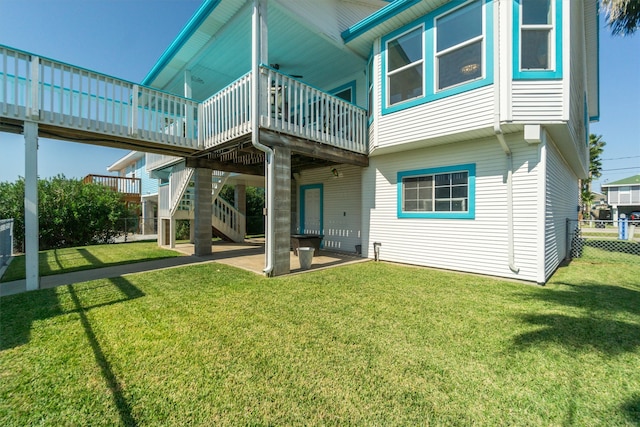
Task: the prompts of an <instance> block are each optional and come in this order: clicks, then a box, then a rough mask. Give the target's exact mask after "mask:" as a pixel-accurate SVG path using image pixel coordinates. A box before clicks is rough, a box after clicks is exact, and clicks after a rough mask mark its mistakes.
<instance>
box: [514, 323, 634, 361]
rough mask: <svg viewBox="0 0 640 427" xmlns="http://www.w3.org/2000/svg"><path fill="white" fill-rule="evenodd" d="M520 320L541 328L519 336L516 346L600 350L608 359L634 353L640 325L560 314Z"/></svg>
mask: <svg viewBox="0 0 640 427" xmlns="http://www.w3.org/2000/svg"><path fill="white" fill-rule="evenodd" d="M523 320H525V321H526V322H527V323H530V324H532V325H536V326H541V327H542V328H540V329H538V330H535V331H532V332H527V333H524V334H520V335H518V336H517V337H516V338H515V339H514V343H515V344H516V346H518V347H532V346H536V345H538V344H541V343H553V344H557V345H560V346H563V347H566V348H569V349H572V350H578V351H585V350H586V351H592V350H596V351H600V352H602V353H604V354H607V355H609V356H615V355H618V354H621V353H625V352H633V351H637V350H638V348H639V347H640V326H637V325H634V324H632V323H627V322H622V321H618V320H610V319H603V318H598V317H573V316H567V315H563V314H546V315H543V314H532V315H527V316H523Z"/></svg>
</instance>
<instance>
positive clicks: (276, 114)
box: [260, 66, 367, 154]
mask: <svg viewBox="0 0 640 427" xmlns="http://www.w3.org/2000/svg"><path fill="white" fill-rule="evenodd" d="M260 75H261V83H262V87H263V88H264V87H267V88H268V93H267V96H266V97H265V96H263V97H262V98H261V103H260V112H261V116H260V125H261V126H262V127H265V128H267V129H271V130H275V131H278V132H283V133H287V134H290V135H293V136H297V137H300V138H304V139H309V140H312V141H317V142H322V143H324V144H327V145H331V146H333V147H338V148H342V149H345V150H349V151H355V152H356V153H361V154H364V153H366V152H367V113H366V111H365V110H364V109H362V108H360V107H358V106H356V105H353V104H351V103H349V102H346V101H344V100H343V99H341V98H338V97H336V96H333V95H330V94H328V93H326V92H323V91H321V90H318V89H316V88H314V87H312V86H309V85H307V84H304V83H302V82H301V81H299V80H297V79H294V78H292V77H289V76H287V75H284V74H281V73H279V72H277V71H276V70H274V69H271V68H268V67H264V66H263V67H261V68H260ZM263 95H264V93H263Z"/></svg>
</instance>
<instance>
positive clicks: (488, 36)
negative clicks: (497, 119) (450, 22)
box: [380, 0, 494, 115]
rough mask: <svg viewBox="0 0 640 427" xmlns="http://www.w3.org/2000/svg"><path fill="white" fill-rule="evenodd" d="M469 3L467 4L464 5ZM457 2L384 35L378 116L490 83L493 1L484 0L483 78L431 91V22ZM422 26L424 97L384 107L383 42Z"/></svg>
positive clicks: (383, 47) (385, 71)
mask: <svg viewBox="0 0 640 427" xmlns="http://www.w3.org/2000/svg"><path fill="white" fill-rule="evenodd" d="M465 3H471V2H465ZM465 3H460V2H453V3H451V4H448V5H445V6H443V7H441V8H439V9H436V10H434V11H433V12H430V13H428V14H427V15H425V16H423V17H422V18H420V19H417V20H415V21H413V22H411V23H409V24H407V25H405V26H403V27H401V28H399V29H397V30H395V31H393V32H392V33H389V34H387V35H386V36H384V37H383V38H382V40H381V52H380V54H381V60H382V64H381V86H382V91H381V94H382V114H383V115H385V114H389V113H395V112H397V111H401V110H405V109H407V108H412V107H415V106H417V105H421V104H424V103H427V102H432V101H436V100H438V99H442V98H446V97H449V96H453V95H458V94H461V93H464V92H468V91H471V90H475V89H478V88H481V87H484V86H488V85H491V84H493V78H494V74H493V73H494V70H493V62H494V61H493V55H494V51H493V37H494V34H493V28H494V27H493V0H485V1H484V7H485V9H484V12H485V16H484V19H485V30H484V31H485V34H484V37H485V39H484V44H485V48H484V52H485V58H484V61H485V64H484V69H485V75H484V77H483V78H480V79H476V80H473V81H470V82H468V83H461V84H459V85H456V86H453V87H450V88H447V89H443V90H440V91H437V92H436V90H435V76H436V72H435V63H436V62H435V48H434V46H435V39H434V31H435V19H436V18H437V17H439V16H440V15H442V14H445V13H447V12H449V11H450V10H452V9H454V8H457V7H459V6H460V5H461V4H465ZM421 25H422V26H423V28H424V32H425V37H424V47H423V49H424V61H423V67H424V68H423V75H424V78H425V86H424V89H425V90H424V94H423V95H422V96H421V97H418V98H414V99H410V100H407V101H404V102H401V103H399V104H396V105H391V106H388V105H387V59H386V56H387V52H386V43H387V41H389V40H391V39H394V38H396V37H397V36H399V35H401V34H402V33H405V32H407V31H409V30H411V29H414V28H418V27H419V26H421Z"/></svg>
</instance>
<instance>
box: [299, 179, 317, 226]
mask: <svg viewBox="0 0 640 427" xmlns="http://www.w3.org/2000/svg"><path fill="white" fill-rule="evenodd" d="M300 202H301V203H300V205H301V206H300V233H302V234H322V184H313V185H303V186H302V187H300Z"/></svg>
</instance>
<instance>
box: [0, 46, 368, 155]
mask: <svg viewBox="0 0 640 427" xmlns="http://www.w3.org/2000/svg"><path fill="white" fill-rule="evenodd" d="M253 78H255V76H252V75H251V73H248V74H245V75H244V76H242V77H241V78H239V79H238V80H236V81H235V82H233V83H231V84H230V85H229V86H227V87H225V88H224V89H222V90H221V91H220V92H218V93H217V94H215V95H214V96H212V97H211V98H209V99H207V100H206V101H204V102H203V103H198V102H196V101H193V100H190V99H186V98H182V97H179V96H175V95H171V94H168V93H165V92H162V91H158V90H155V89H151V88H148V87H144V86H141V85H138V84H134V83H131V82H127V81H124V80H120V79H116V78H114V77H110V76H107V75H104V74H100V73H96V72H93V71H89V70H85V69H83V68H79V67H75V66H72V65H68V64H65V63H61V62H57V61H53V60H50V59H47V58H40V57H38V56H34V55H32V54H29V53H26V52H22V51H18V50H15V49H12V48H9V47H5V46H2V45H0V117H6V118H10V119H16V120H34V121H37V122H38V123H44V124H47V125H54V126H57V127H60V128H66V129H75V130H76V131H83V132H88V133H97V134H102V135H109V136H112V137H116V138H120V137H123V138H129V139H137V140H141V141H145V142H148V143H153V144H155V145H156V146H157V145H164V146H167V148H168V149H169V148H173V149H174V153H175V151H176V150H175V149H176V148H178V147H179V150H178V151H180V152H184V153H185V154H187V155H188V154H189V153H191V152H195V151H197V150H201V149H206V148H213V147H215V146H217V145H220V144H223V143H225V142H227V141H230V140H233V139H235V138H238V137H241V136H244V135H247V134H249V132H250V131H251V126H250V124H251V114H250V110H251V108H250V105H251V81H252V79H253ZM259 78H260V83H261V88H262V89H261V92H262V93H261V96H260V100H259V103H260V120H259V124H260V127H262V128H263V129H269V130H273V131H276V132H280V133H284V134H288V135H292V136H294V137H298V138H302V139H306V140H310V141H314V142H319V143H323V144H327V145H330V146H333V147H338V148H342V149H345V150H349V151H354V152H357V153H361V154H366V153H367V143H366V141H367V118H366V111H365V110H364V109H362V108H360V107H357V106H355V105H353V104H351V103H349V102H346V101H344V100H342V99H340V98H337V97H335V96H332V95H330V94H328V93H325V92H323V91H321V90H318V89H315V88H313V87H312V86H309V85H307V84H305V83H303V82H301V81H299V80H297V79H294V78H291V77H289V76H287V75H284V74H281V73H279V72H278V71H276V70H274V69H271V68H269V67H265V66H262V67H260V75H259Z"/></svg>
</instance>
